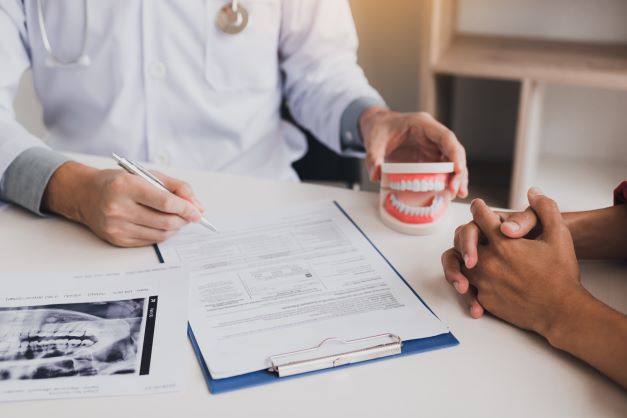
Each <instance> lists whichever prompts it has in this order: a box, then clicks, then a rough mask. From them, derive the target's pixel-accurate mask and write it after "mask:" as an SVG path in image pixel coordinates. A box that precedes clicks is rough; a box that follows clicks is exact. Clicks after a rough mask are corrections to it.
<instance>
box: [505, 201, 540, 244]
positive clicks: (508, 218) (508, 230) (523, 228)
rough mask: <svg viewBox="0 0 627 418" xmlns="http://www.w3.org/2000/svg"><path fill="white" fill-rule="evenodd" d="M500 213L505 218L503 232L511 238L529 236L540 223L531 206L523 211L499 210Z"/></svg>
mask: <svg viewBox="0 0 627 418" xmlns="http://www.w3.org/2000/svg"><path fill="white" fill-rule="evenodd" d="M498 214H499V215H500V216H501V218H503V223H502V224H501V232H502V233H503V235H505V236H506V237H509V238H522V237H524V236H527V234H529V233H530V232H531V231H532V230H533V229H534V228H535V227H536V226H537V225H538V217H537V216H536V213H535V212H534V211H533V209H531V208H530V207H528V208H527V209H525V210H524V211H523V212H499V213H498Z"/></svg>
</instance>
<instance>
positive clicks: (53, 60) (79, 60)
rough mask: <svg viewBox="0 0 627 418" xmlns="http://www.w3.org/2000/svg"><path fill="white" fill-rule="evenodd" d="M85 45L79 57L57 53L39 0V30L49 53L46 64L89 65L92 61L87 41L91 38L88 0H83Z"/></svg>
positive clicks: (57, 65) (61, 65) (63, 65)
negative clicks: (65, 56)
mask: <svg viewBox="0 0 627 418" xmlns="http://www.w3.org/2000/svg"><path fill="white" fill-rule="evenodd" d="M83 14H84V15H83V45H82V47H81V52H80V54H79V55H78V57H76V58H74V59H69V60H64V59H61V58H59V57H58V56H57V55H55V53H54V51H53V49H52V45H51V44H50V39H49V38H48V30H47V29H46V21H45V19H44V10H43V5H42V0H37V21H38V23H39V32H40V33H41V42H42V43H43V45H44V49H45V50H46V52H47V54H48V59H47V60H46V65H48V66H51V67H76V66H82V67H87V66H89V64H90V63H91V60H90V58H89V56H88V55H87V43H88V38H89V33H88V31H89V6H88V4H87V0H83Z"/></svg>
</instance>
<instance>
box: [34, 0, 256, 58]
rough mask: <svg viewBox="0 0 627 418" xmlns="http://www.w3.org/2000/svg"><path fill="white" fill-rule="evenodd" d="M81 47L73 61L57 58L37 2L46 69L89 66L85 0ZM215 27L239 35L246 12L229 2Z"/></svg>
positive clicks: (237, 4)
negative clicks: (46, 55)
mask: <svg viewBox="0 0 627 418" xmlns="http://www.w3.org/2000/svg"><path fill="white" fill-rule="evenodd" d="M83 10H84V12H83V13H84V16H83V45H82V47H81V52H80V54H79V55H78V56H77V57H76V58H74V59H66V60H64V59H62V58H59V57H58V56H57V55H56V54H55V53H54V51H53V50H52V46H51V45H50V39H49V38H48V31H47V30H46V22H45V20H44V13H43V6H42V0H37V21H38V23H39V32H41V41H42V43H43V44H44V49H45V50H46V52H47V54H48V58H47V59H46V66H48V67H88V66H89V65H90V64H91V58H89V55H87V44H88V41H89V7H88V6H87V0H83ZM216 25H217V26H218V28H219V29H220V30H221V31H222V32H224V33H226V34H229V35H236V34H238V33H241V32H243V31H244V29H246V27H247V26H248V10H247V9H246V8H245V7H244V6H242V5H241V4H239V1H238V0H231V1H230V2H229V3H227V4H225V5H224V6H222V8H220V10H219V11H218V15H217V17H216Z"/></svg>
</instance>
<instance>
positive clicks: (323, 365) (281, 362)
mask: <svg viewBox="0 0 627 418" xmlns="http://www.w3.org/2000/svg"><path fill="white" fill-rule="evenodd" d="M376 340H379V341H380V342H379V343H375V345H371V346H367V347H364V348H357V349H355V350H350V351H342V352H341V353H334V354H327V355H319V356H316V357H313V358H308V359H298V357H302V355H303V354H308V353H314V352H320V351H324V349H326V348H328V345H329V344H332V343H334V342H336V343H340V344H341V345H342V346H351V345H352V346H356V345H357V346H358V345H363V343H367V342H371V341H376ZM383 340H386V341H385V342H384V341H383ZM401 348H402V340H401V338H400V337H399V336H397V335H394V334H380V335H374V336H372V337H364V338H357V339H354V340H342V339H339V338H327V339H326V340H324V341H322V342H321V343H320V344H318V345H317V346H315V347H312V348H306V349H304V350H297V351H291V352H289V353H283V354H277V355H274V356H271V357H270V364H271V367H270V368H269V371H271V372H274V373H277V374H278V375H279V377H286V376H292V375H295V374H301V373H307V372H311V371H314V370H323V369H328V368H332V367H339V366H344V365H346V364H352V363H359V362H361V361H367V360H373V359H377V358H381V357H387V356H393V355H396V354H400V353H401ZM290 358H292V359H293V360H291V361H290ZM294 358H296V359H294Z"/></svg>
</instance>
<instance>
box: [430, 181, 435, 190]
mask: <svg viewBox="0 0 627 418" xmlns="http://www.w3.org/2000/svg"><path fill="white" fill-rule="evenodd" d="M434 189H435V186H434V184H433V180H429V190H434Z"/></svg>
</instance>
